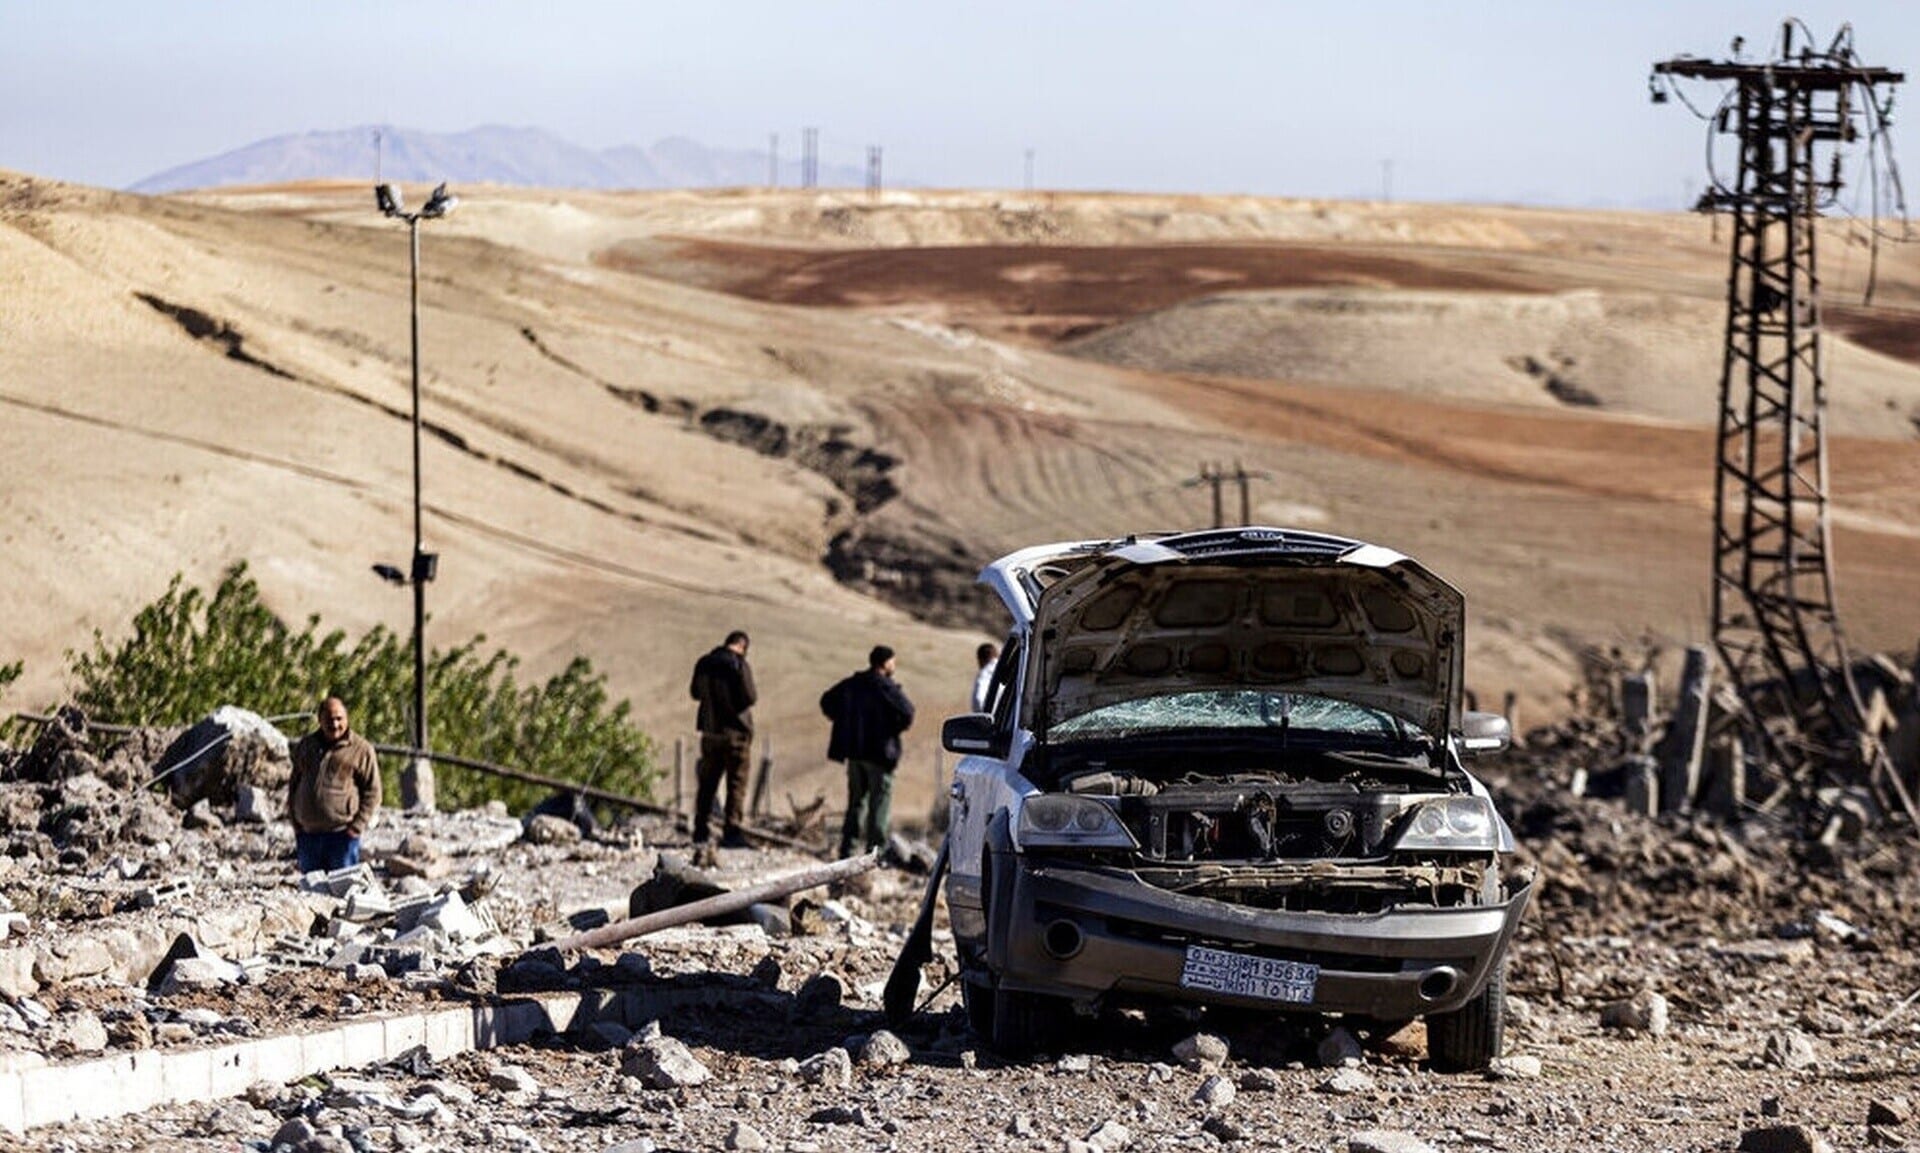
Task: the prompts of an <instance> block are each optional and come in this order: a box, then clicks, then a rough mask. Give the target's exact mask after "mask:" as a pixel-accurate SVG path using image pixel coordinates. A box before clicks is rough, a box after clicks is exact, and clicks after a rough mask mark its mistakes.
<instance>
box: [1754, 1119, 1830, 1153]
mask: <svg viewBox="0 0 1920 1153" xmlns="http://www.w3.org/2000/svg"><path fill="white" fill-rule="evenodd" d="M1740 1153H1833V1146H1831V1145H1829V1144H1827V1142H1826V1140H1825V1139H1824V1138H1822V1137H1821V1136H1820V1134H1818V1133H1815V1132H1814V1131H1813V1130H1811V1129H1809V1128H1807V1127H1806V1126H1804V1125H1768V1126H1765V1127H1763V1128H1759V1129H1748V1130H1747V1131H1745V1132H1744V1133H1741V1134H1740Z"/></svg>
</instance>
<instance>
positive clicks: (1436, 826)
mask: <svg viewBox="0 0 1920 1153" xmlns="http://www.w3.org/2000/svg"><path fill="white" fill-rule="evenodd" d="M1393 847H1394V848H1395V849H1398V850H1407V849H1424V850H1428V851H1434V850H1438V851H1441V852H1450V853H1492V852H1498V851H1499V848H1500V818H1499V816H1498V815H1497V814H1496V813H1495V812H1494V811H1493V802H1492V801H1489V800H1487V799H1486V798H1485V797H1441V798H1439V799H1438V800H1432V801H1423V802H1421V803H1420V804H1419V805H1416V806H1415V807H1414V810H1413V817H1412V818H1411V819H1410V820H1408V821H1407V825H1406V828H1404V829H1402V830H1401V831H1400V837H1399V839H1398V840H1396V841H1395V842H1394V843H1393Z"/></svg>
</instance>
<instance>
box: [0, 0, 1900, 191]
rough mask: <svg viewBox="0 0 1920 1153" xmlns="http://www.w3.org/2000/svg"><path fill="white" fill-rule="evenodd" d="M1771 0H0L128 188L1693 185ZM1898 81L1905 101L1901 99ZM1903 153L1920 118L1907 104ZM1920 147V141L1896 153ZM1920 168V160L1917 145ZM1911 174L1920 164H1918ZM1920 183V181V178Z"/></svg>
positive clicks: (65, 160) (30, 70) (1779, 13)
mask: <svg viewBox="0 0 1920 1153" xmlns="http://www.w3.org/2000/svg"><path fill="white" fill-rule="evenodd" d="M1787 14H1789V11H1788V10H1787V9H1785V8H1782V7H1780V6H1777V5H1775V4H1772V3H1755V2H1752V0H1604V2H1603V0H1582V2H1577V3H1576V2H1573V0H1512V2H1507V3H1490V2H1473V0H1453V2H1443V0H1344V2H1340V0H1331V2H1321V3H1313V4H1305V3H1283V2H1278V0H1273V2H1267V3H1257V2H1226V0H1219V2H1209V0H1177V2H1176V0H1160V2H1157V3H1121V2H1106V3H1093V2H1082V3H1067V2H1056V0H1012V2H1000V0H973V2H970V3H965V4H955V3H923V2H919V0H873V2H867V0H843V2H832V0H823V2H807V0H771V2H764V3H762V2H754V3H729V2H726V0H710V2H706V3H688V2H685V0H674V2H672V3H658V4H653V3H616V2H612V0H607V2H585V0H579V2H570V0H544V2H539V3H535V2H531V0H527V2H521V3H507V2H504V0H482V2H474V0H439V2H437V3H431V4H428V3H415V2H411V0H408V2H388V3H378V4H376V3H368V2H364V0H311V2H295V0H232V2H227V3H213V2H198V0H196V2H184V0H138V2H125V0H75V2H72V3H64V2H57V0H0V168H8V169H14V170H18V171H24V172H29V173H34V174H37V175H43V176H52V177H58V178H62V179H67V180H74V181H81V182H84V183H89V184H98V185H107V186H114V187H119V186H124V185H127V184H131V183H133V182H134V181H136V180H138V179H140V178H142V177H144V176H148V175H150V174H152V173H154V172H156V171H159V170H161V169H165V168H169V167H172V166H174V165H178V164H182V163H186V162H188V161H192V160H197V159H201V158H203V157H207V156H210V155H213V154H216V153H219V152H224V151H227V150H229V149H232V148H236V147H239V146H241V145H244V144H247V143H250V142H252V141H255V140H258V139H261V138H263V137H267V136H274V135H280V134H283V133H291V132H304V131H311V130H324V129H339V128H346V127H350V126H354V125H359V124H371V123H381V122H384V123H391V124H395V125H399V126H403V127H411V128H419V129H426V130H431V131H452V130H458V129H464V128H471V127H474V126H477V125H481V124H513V125H532V126H537V127H542V128H546V129H550V130H552V131H554V132H556V133H558V134H560V135H562V136H564V137H567V138H568V139H571V140H573V141H575V142H576V143H579V144H584V145H588V146H591V147H596V148H604V147H609V146H612V145H617V144H648V143H652V142H653V141H655V140H657V139H659V138H661V137H663V136H669V135H684V136H689V137H692V138H694V139H695V140H698V141H700V142H701V143H703V144H707V145H709V146H714V147H726V148H751V149H763V148H765V147H766V143H767V135H768V133H770V132H778V133H780V141H781V145H780V147H781V151H782V154H783V155H784V156H786V157H789V158H791V157H794V156H797V155H798V152H799V141H800V129H801V127H802V126H803V125H817V126H818V127H819V128H820V138H821V151H822V158H823V160H825V161H828V162H831V163H846V164H853V165H856V166H857V165H860V164H862V163H863V162H864V156H865V148H866V146H867V145H869V144H879V145H882V146H883V147H884V148H885V150H886V151H885V163H886V172H887V175H888V178H889V180H895V179H898V180H911V181H913V182H915V183H921V184H931V185H941V186H972V187H1019V186H1020V184H1021V182H1022V178H1023V173H1022V167H1023V155H1024V153H1025V150H1026V149H1028V148H1031V149H1033V150H1034V154H1035V160H1034V165H1035V178H1036V183H1037V184H1038V185H1040V186H1042V187H1053V188H1104V189H1138V190H1156V191H1184V190H1192V191H1205V192H1246V193H1256V194H1262V195H1312V196H1377V195H1379V194H1380V192H1381V190H1382V182H1383V178H1384V177H1385V175H1386V171H1385V168H1386V162H1390V163H1391V187H1392V193H1393V196H1394V197H1395V198H1396V199H1421V200H1503V201H1521V202H1530V203H1553V204H1580V205H1588V204H1617V205H1647V206H1678V205H1680V204H1681V202H1682V201H1683V199H1684V198H1685V197H1686V195H1687V193H1688V191H1689V190H1690V189H1698V188H1699V187H1700V186H1701V184H1702V183H1703V182H1704V179H1705V166H1704V160H1703V149H1702V141H1703V138H1704V132H1703V129H1702V126H1701V124H1700V122H1699V121H1697V120H1695V119H1694V118H1693V116H1692V115H1690V114H1689V113H1688V112H1687V111H1686V110H1685V109H1684V108H1682V107H1680V106H1679V105H1677V104H1667V105H1662V106H1658V107H1656V106H1653V105H1651V104H1649V103H1648V101H1647V89H1646V76H1647V71H1648V65H1649V64H1650V63H1651V62H1652V61H1653V60H1655V59H1664V58H1666V57H1669V56H1673V55H1676V54H1679V53H1683V52H1691V53H1695V54H1699V55H1711V56H1721V55H1724V54H1725V53H1726V51H1727V49H1728V44H1729V41H1731V39H1732V38H1733V37H1734V36H1735V35H1736V34H1738V35H1744V36H1745V37H1746V38H1747V40H1748V42H1749V45H1750V47H1749V49H1748V53H1749V55H1752V54H1753V53H1754V52H1755V51H1764V49H1765V46H1766V45H1770V44H1772V43H1773V42H1774V39H1775V37H1776V35H1777V33H1778V28H1779V24H1780V22H1781V19H1782V17H1783V16H1785V15H1787ZM1791 14H1794V15H1798V16H1799V17H1801V18H1802V19H1804V20H1805V21H1806V22H1807V24H1808V25H1809V26H1810V27H1811V28H1812V29H1813V31H1814V33H1815V35H1816V36H1817V37H1819V38H1820V40H1821V42H1822V43H1824V42H1825V41H1826V40H1827V39H1829V38H1830V37H1831V36H1832V34H1833V32H1834V30H1835V29H1837V28H1838V26H1839V24H1840V22H1841V21H1842V20H1851V21H1852V22H1853V25H1854V31H1855V34H1856V44H1857V45H1858V47H1859V49H1860V51H1861V54H1862V56H1863V57H1864V58H1865V60H1866V61H1867V62H1868V63H1872V64H1879V65H1884V66H1887V67H1894V68H1902V69H1911V70H1913V71H1914V72H1915V75H1916V79H1917V80H1920V2H1916V0H1859V2H1856V3H1850V4H1849V3H1839V2H1834V0H1811V2H1808V0H1801V2H1798V3H1796V4H1795V5H1794V6H1793V9H1792V11H1791ZM1911 103H1912V101H1911V100H1903V102H1902V104H1901V105H1898V106H1896V113H1897V112H1898V110H1899V108H1901V107H1908V106H1911ZM1896 123H1897V127H1896V130H1895V134H1894V140H1895V151H1896V154H1897V155H1898V156H1900V157H1908V158H1910V157H1912V156H1913V155H1914V150H1915V149H1916V148H1920V133H1916V132H1912V131H1909V129H1910V128H1911V127H1912V126H1911V125H1910V124H1908V123H1906V122H1904V121H1903V120H1901V119H1900V118H1899V117H1898V116H1896ZM1909 145H1911V146H1912V147H1909ZM1914 163H1915V164H1916V165H1917V166H1920V160H1916V161H1914ZM1916 171H1920V167H1916ZM1916 195H1920V193H1916Z"/></svg>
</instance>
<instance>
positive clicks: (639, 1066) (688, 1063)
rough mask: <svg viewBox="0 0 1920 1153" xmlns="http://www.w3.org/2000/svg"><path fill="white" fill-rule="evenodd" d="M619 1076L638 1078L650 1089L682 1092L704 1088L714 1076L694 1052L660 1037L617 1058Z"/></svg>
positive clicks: (637, 1043) (630, 1047)
mask: <svg viewBox="0 0 1920 1153" xmlns="http://www.w3.org/2000/svg"><path fill="white" fill-rule="evenodd" d="M620 1072H621V1073H622V1074H623V1075H624V1076H628V1077H634V1078H637V1079H638V1080H639V1081H640V1083H641V1084H642V1085H645V1086H646V1087H647V1088H649V1089H682V1088H688V1087H691V1086H694V1085H703V1084H705V1083H706V1082H707V1080H708V1078H710V1077H712V1076H713V1074H712V1072H711V1071H709V1070H708V1069H707V1067H706V1066H705V1065H703V1064H701V1063H700V1059H699V1058H698V1057H695V1056H694V1055H693V1050H691V1049H689V1048H687V1047H686V1045H685V1044H684V1043H682V1042H680V1041H678V1040H676V1039H674V1038H672V1037H668V1036H664V1035H660V1036H652V1037H647V1038H645V1039H644V1040H636V1041H635V1042H633V1043H632V1044H630V1045H628V1046H627V1049H626V1051H625V1052H624V1053H623V1054H621V1057H620Z"/></svg>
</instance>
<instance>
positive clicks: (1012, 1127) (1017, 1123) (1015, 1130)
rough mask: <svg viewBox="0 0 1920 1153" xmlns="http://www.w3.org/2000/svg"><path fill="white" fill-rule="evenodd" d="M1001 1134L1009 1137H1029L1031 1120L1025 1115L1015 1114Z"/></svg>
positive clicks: (1031, 1132)
mask: <svg viewBox="0 0 1920 1153" xmlns="http://www.w3.org/2000/svg"><path fill="white" fill-rule="evenodd" d="M1003 1132H1005V1133H1006V1135H1007V1136H1009V1137H1031V1136H1033V1118H1031V1117H1029V1116H1027V1115H1026V1114H1025V1113H1015V1114H1014V1115H1013V1119H1012V1120H1011V1121H1008V1122H1007V1127H1006V1129H1005V1130H1003Z"/></svg>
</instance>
